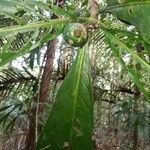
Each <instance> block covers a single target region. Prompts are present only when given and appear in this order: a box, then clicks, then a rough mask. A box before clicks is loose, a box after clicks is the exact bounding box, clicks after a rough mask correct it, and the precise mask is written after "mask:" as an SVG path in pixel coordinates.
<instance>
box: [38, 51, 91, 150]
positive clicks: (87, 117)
mask: <svg viewBox="0 0 150 150" xmlns="http://www.w3.org/2000/svg"><path fill="white" fill-rule="evenodd" d="M90 80H91V79H90V71H89V63H88V57H87V50H86V49H80V50H79V54H78V56H77V58H76V60H75V63H74V64H73V66H72V69H71V70H70V72H69V73H68V75H67V76H66V78H65V80H64V82H63V84H62V86H61V87H60V89H59V91H58V93H57V96H56V101H55V103H54V106H53V110H52V111H51V113H50V116H49V118H48V120H47V123H46V125H45V127H44V129H43V132H42V134H41V136H40V138H39V141H38V143H37V147H36V149H37V150H40V149H52V150H53V149H63V148H64V149H65V148H68V149H72V150H83V149H86V150H88V149H89V150H91V149H92V141H91V135H92V127H93V110H92V105H93V104H92V89H91V81H90Z"/></svg>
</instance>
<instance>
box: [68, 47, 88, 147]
mask: <svg viewBox="0 0 150 150" xmlns="http://www.w3.org/2000/svg"><path fill="white" fill-rule="evenodd" d="M84 53H85V49H84V48H83V49H80V54H79V58H78V62H77V66H78V65H79V69H78V74H77V83H76V86H75V93H76V95H75V98H74V105H73V113H72V120H71V131H70V136H69V137H70V138H69V143H70V145H71V143H72V138H73V126H74V121H75V114H76V107H77V101H78V93H79V84H80V79H81V76H82V75H81V70H82V67H83V63H84V57H85V55H84Z"/></svg>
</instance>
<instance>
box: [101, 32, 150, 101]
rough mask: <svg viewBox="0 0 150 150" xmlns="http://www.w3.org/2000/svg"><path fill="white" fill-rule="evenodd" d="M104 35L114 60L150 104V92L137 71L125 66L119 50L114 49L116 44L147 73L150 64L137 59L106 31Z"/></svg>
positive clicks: (149, 70) (134, 54) (131, 51)
mask: <svg viewBox="0 0 150 150" xmlns="http://www.w3.org/2000/svg"><path fill="white" fill-rule="evenodd" d="M104 33H105V35H106V38H107V39H108V42H109V43H110V45H111V49H112V50H113V52H114V55H115V57H116V59H117V60H118V62H119V63H120V64H121V65H122V67H123V68H124V69H125V70H126V71H127V73H128V75H129V76H130V78H131V79H132V81H133V83H134V84H135V85H137V87H138V88H139V90H140V91H141V92H142V93H143V94H144V96H145V98H146V100H147V101H148V102H149V103H150V92H149V91H148V90H147V89H146V88H145V85H144V83H143V82H142V77H141V75H140V73H139V72H138V71H139V70H136V69H135V68H130V67H129V66H128V65H126V62H125V61H123V59H122V57H121V56H120V52H119V50H118V49H117V48H116V47H117V46H116V44H117V45H118V46H119V47H120V48H121V49H123V50H124V51H126V52H128V53H130V54H131V55H132V56H133V57H134V59H136V60H137V62H139V63H141V65H143V66H144V67H145V69H146V70H147V71H148V72H150V64H148V63H147V62H145V60H144V59H142V58H141V57H139V56H138V55H137V54H136V53H135V52H134V51H133V50H132V49H130V48H128V47H127V46H126V45H125V44H123V43H122V42H121V41H119V39H117V38H116V37H115V36H113V35H112V34H111V33H110V32H109V31H108V30H104Z"/></svg>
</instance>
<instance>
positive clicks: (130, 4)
mask: <svg viewBox="0 0 150 150" xmlns="http://www.w3.org/2000/svg"><path fill="white" fill-rule="evenodd" d="M113 4H114V5H113ZM149 10H150V0H147V1H142V2H141V1H139V0H136V1H135V0H134V1H133V0H131V1H129V0H126V1H125V3H123V2H122V3H120V4H119V3H118V2H113V3H111V6H110V7H108V8H107V9H106V10H105V11H106V12H110V13H112V14H114V15H116V16H117V17H118V18H119V19H120V20H123V21H125V22H128V23H130V24H133V25H135V26H136V27H137V28H138V29H139V31H140V32H141V34H142V36H143V38H144V40H145V41H146V42H147V43H149V41H150V28H149V26H150V13H149Z"/></svg>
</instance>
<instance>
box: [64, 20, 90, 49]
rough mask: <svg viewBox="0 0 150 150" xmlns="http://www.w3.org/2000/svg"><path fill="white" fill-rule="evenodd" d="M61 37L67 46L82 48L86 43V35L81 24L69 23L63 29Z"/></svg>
mask: <svg viewBox="0 0 150 150" xmlns="http://www.w3.org/2000/svg"><path fill="white" fill-rule="evenodd" d="M63 37H64V40H65V41H66V43H68V44H69V45H71V46H74V47H83V46H84V45H85V44H86V43H87V40H88V33H87V30H86V28H85V26H84V25H83V24H80V23H69V24H68V25H66V26H65V28H64V31H63Z"/></svg>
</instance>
